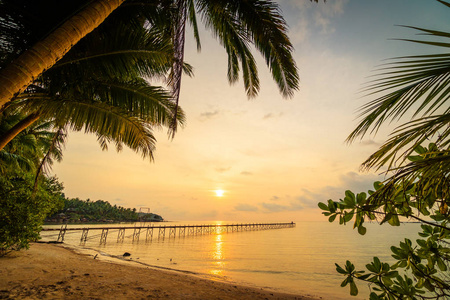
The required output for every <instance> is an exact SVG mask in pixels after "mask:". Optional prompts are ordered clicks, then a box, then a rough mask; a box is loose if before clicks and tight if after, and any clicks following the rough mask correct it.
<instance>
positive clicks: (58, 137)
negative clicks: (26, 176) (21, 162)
mask: <svg viewBox="0 0 450 300" xmlns="http://www.w3.org/2000/svg"><path fill="white" fill-rule="evenodd" d="M48 123H50V122H48ZM66 138H67V130H66V128H65V127H59V128H57V129H56V131H55V132H54V133H53V137H52V139H51V140H48V139H47V140H48V141H49V145H48V146H47V147H46V150H47V151H46V152H45V155H44V157H43V158H42V160H41V162H40V163H39V165H38V167H37V169H36V175H35V177H34V186H33V194H35V193H36V191H37V187H38V181H39V178H40V175H41V174H42V173H47V172H48V170H49V168H50V167H51V166H52V165H53V160H54V159H56V161H58V162H61V161H62V151H63V148H64V145H65V142H66Z"/></svg>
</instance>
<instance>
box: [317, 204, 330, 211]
mask: <svg viewBox="0 0 450 300" xmlns="http://www.w3.org/2000/svg"><path fill="white" fill-rule="evenodd" d="M318 205H319V208H320V209H321V210H326V211H330V209H329V208H328V205H326V204H325V203H322V202H319V204H318Z"/></svg>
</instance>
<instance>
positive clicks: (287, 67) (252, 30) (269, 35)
mask: <svg viewBox="0 0 450 300" xmlns="http://www.w3.org/2000/svg"><path fill="white" fill-rule="evenodd" d="M49 1H51V0H49ZM311 1H313V0H311ZM314 1H315V2H317V1H318V0H314ZM25 2H26V1H25ZM122 2H123V0H95V1H90V2H87V1H86V2H85V1H80V2H76V4H78V6H75V8H74V9H73V10H70V11H68V12H67V11H66V14H63V16H64V18H63V22H62V25H59V24H58V22H53V23H52V25H53V26H51V27H50V28H56V30H51V31H49V32H40V34H38V35H37V37H39V39H40V40H39V41H38V42H36V43H35V44H34V45H33V44H30V45H25V47H23V49H21V50H20V51H17V49H13V50H12V51H11V52H12V53H13V55H12V56H13V57H16V56H17V54H21V55H20V56H19V57H18V58H15V59H14V60H12V61H10V62H9V63H8V64H6V65H4V66H3V68H2V70H0V90H1V91H2V92H1V93H0V106H3V105H4V104H6V103H8V102H9V101H11V99H12V97H13V96H14V95H17V94H19V93H20V92H21V91H23V90H24V89H25V88H26V87H27V86H28V85H29V84H30V83H31V82H32V81H33V80H34V78H37V76H39V75H40V74H41V73H42V72H43V71H44V70H46V69H49V68H51V67H52V66H53V65H54V64H55V63H56V61H57V60H59V59H61V57H63V56H64V54H65V53H67V51H68V50H70V48H71V47H72V46H73V45H75V44H76V43H77V42H78V41H79V40H80V39H81V38H83V37H84V36H85V35H87V34H88V33H89V32H91V31H92V30H93V29H94V28H95V27H96V26H98V25H99V24H100V23H101V22H103V21H104V20H105V18H106V17H107V16H108V15H109V14H110V13H111V12H112V11H114V10H115V9H116V8H117V7H118V6H119V5H120V4H121V3H122ZM2 3H3V4H4V5H3V7H0V12H1V11H4V12H5V13H4V15H3V16H0V26H1V27H2V29H3V28H7V29H10V27H11V26H10V25H11V24H10V23H11V22H10V21H11V19H12V20H13V21H16V22H15V23H14V22H12V23H13V24H14V26H13V27H14V29H16V28H21V26H22V25H23V24H22V21H23V20H24V19H26V18H20V17H19V18H17V15H21V16H23V15H26V13H28V14H30V15H33V12H32V11H25V12H22V11H21V13H18V12H17V10H13V12H12V13H11V12H10V11H11V7H14V5H13V4H14V2H11V1H7V0H4V1H3V2H2ZM126 4H127V5H128V8H130V10H129V11H131V12H133V13H134V14H132V15H130V14H129V12H127V11H126V10H121V9H119V10H117V11H115V12H118V11H120V14H121V15H122V16H123V17H124V18H125V19H126V20H127V21H129V22H133V21H134V20H142V19H143V18H145V19H147V21H148V23H149V24H151V25H155V24H161V23H163V24H166V25H164V26H163V27H162V28H161V29H162V30H163V31H162V33H164V34H170V35H171V36H172V38H173V41H174V49H175V51H174V54H175V55H174V61H173V70H172V71H173V72H172V80H171V84H172V87H173V89H174V92H173V95H174V99H175V102H177V101H178V94H179V90H180V78H181V77H180V76H181V66H182V64H183V52H184V39H185V34H184V28H185V22H186V20H187V19H189V21H190V22H191V24H192V25H193V27H194V32H195V36H196V38H197V39H198V30H197V29H196V26H197V25H196V24H197V20H196V17H195V8H194V7H196V8H197V10H198V12H199V13H200V15H201V17H202V19H203V20H204V22H205V25H206V26H207V27H208V28H209V29H211V30H212V32H213V33H214V35H215V36H216V37H217V38H218V39H219V41H220V42H221V44H222V45H223V46H224V48H225V49H226V51H227V53H228V62H229V68H228V79H229V81H230V82H235V81H236V80H237V79H238V74H239V70H240V68H242V72H243V78H244V85H245V88H246V91H247V94H248V95H249V96H250V97H253V96H255V95H256V94H257V92H258V90H259V80H258V74H257V70H256V64H255V61H254V58H253V56H252V54H251V52H250V49H249V45H250V44H253V45H254V46H255V47H256V49H258V51H259V52H261V54H262V55H263V56H264V58H265V60H266V64H267V65H268V67H269V68H270V70H271V71H272V75H273V77H274V79H275V81H276V82H277V83H278V85H279V88H280V91H281V93H282V95H283V96H291V95H292V93H293V91H294V90H295V89H297V88H298V74H297V69H296V66H295V63H294V60H293V58H292V53H291V52H292V45H291V44H290V42H289V39H288V37H287V35H286V31H287V28H286V24H285V21H284V19H283V17H282V16H281V14H280V12H279V9H278V6H277V5H276V4H275V3H274V2H272V1H242V0H234V1H223V0H210V1H204V0H196V1H194V0H159V1H149V0H147V1H143V0H128V1H127V2H126ZM4 8H5V9H4ZM21 8H22V7H21ZM48 8H49V7H48V6H47V7H45V6H44V7H43V8H41V9H43V10H44V11H45V10H48ZM56 8H58V6H56ZM121 8H122V7H121ZM52 9H55V7H52ZM133 9H134V10H133ZM74 11H76V12H77V13H74ZM93 12H95V13H97V12H98V15H94V13H93ZM155 12H157V13H158V14H155ZM159 13H160V14H159ZM130 16H133V17H134V18H130ZM136 16H137V17H136ZM161 16H164V17H161ZM167 16H169V18H167ZM50 19H51V18H50ZM80 19H84V20H92V22H86V23H88V24H78V23H84V22H82V21H80ZM4 20H6V21H4ZM172 20H175V22H169V23H168V21H172ZM77 21H78V22H77ZM167 24H169V26H167ZM84 25H86V26H84ZM34 27H39V26H34ZM12 31H14V30H12ZM16 31H19V32H21V31H20V30H16ZM73 31H75V32H76V34H75V33H73ZM3 32H5V33H6V36H7V37H10V36H11V35H8V33H9V34H10V33H11V30H5V31H3ZM1 41H2V43H5V41H6V45H7V46H8V45H9V44H8V42H9V40H8V39H5V38H3V39H2V40H1ZM13 44H14V43H13ZM199 45H200V44H199ZM13 48H14V47H13ZM43 49H48V51H47V50H45V51H44V50H43ZM33 56H35V57H33ZM41 56H48V57H49V59H48V60H46V61H44V60H42V58H41ZM239 63H240V65H239ZM37 65H39V67H36V66H37ZM23 70H27V72H23ZM24 73H27V74H24ZM174 114H175V115H176V112H175V113H174Z"/></svg>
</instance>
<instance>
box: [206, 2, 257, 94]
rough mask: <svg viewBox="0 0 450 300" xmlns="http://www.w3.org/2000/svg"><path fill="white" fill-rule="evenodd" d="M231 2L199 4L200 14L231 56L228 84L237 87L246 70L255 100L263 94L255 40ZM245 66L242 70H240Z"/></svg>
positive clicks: (248, 85)
mask: <svg viewBox="0 0 450 300" xmlns="http://www.w3.org/2000/svg"><path fill="white" fill-rule="evenodd" d="M230 3H231V2H228V1H197V8H198V12H199V13H200V15H201V16H202V19H203V21H204V23H205V26H206V27H207V28H209V29H210V30H211V31H212V33H213V34H214V36H215V37H216V38H217V39H218V40H219V41H220V43H221V44H222V46H223V47H224V48H225V50H226V52H227V54H228V81H229V82H230V83H234V82H236V81H237V80H238V78H239V73H238V72H239V71H240V69H241V68H242V72H243V79H244V87H245V90H246V93H247V96H248V97H250V98H252V97H255V96H256V95H257V94H258V92H259V88H260V86H259V77H258V70H257V68H256V62H255V59H254V57H253V55H252V54H251V51H250V49H249V45H250V43H251V36H250V34H249V32H248V31H247V30H246V28H245V27H243V24H242V20H241V19H239V18H240V17H242V16H240V15H236V13H235V12H234V11H232V10H231V9H230V8H229V6H230ZM239 62H240V63H241V67H240V66H239Z"/></svg>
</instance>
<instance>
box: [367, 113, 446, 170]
mask: <svg viewBox="0 0 450 300" xmlns="http://www.w3.org/2000/svg"><path fill="white" fill-rule="evenodd" d="M426 141H434V142H435V143H436V144H437V145H438V146H439V147H448V145H449V144H450V114H443V115H436V116H429V117H424V118H420V119H418V120H414V121H411V122H408V123H405V124H403V125H401V126H399V127H398V128H397V129H396V130H394V131H393V133H392V134H391V138H390V139H389V140H388V141H386V143H384V144H383V145H382V146H381V147H380V148H379V149H378V151H376V152H375V153H373V154H372V155H371V156H370V157H369V158H368V159H367V160H366V161H365V162H364V163H363V167H364V168H365V169H371V168H376V169H379V168H380V167H381V166H384V165H387V166H388V168H389V169H391V168H392V167H393V165H394V163H398V164H401V163H402V162H403V161H405V159H406V158H407V157H408V156H409V155H411V153H412V152H413V151H414V149H415V148H416V147H417V146H418V145H421V144H423V143H424V142H426Z"/></svg>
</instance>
